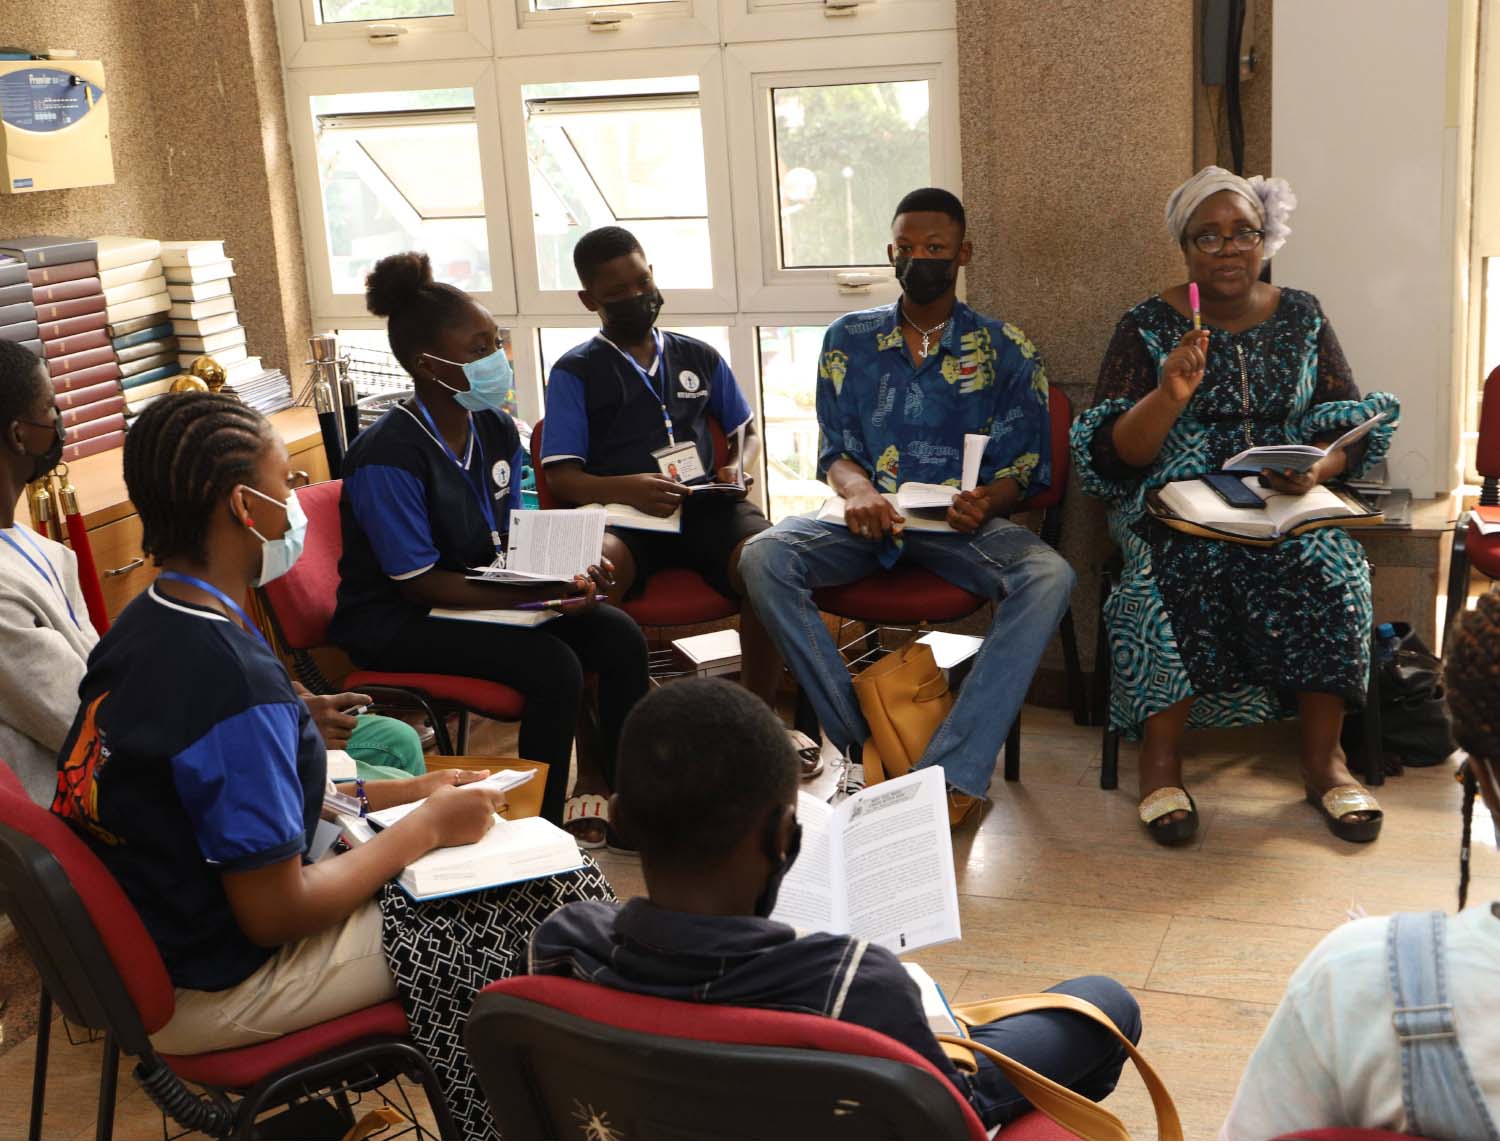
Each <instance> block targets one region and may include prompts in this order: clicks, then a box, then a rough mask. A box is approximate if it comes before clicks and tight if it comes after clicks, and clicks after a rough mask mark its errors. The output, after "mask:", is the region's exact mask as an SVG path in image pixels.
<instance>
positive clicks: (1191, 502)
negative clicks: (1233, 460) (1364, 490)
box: [1146, 477, 1383, 546]
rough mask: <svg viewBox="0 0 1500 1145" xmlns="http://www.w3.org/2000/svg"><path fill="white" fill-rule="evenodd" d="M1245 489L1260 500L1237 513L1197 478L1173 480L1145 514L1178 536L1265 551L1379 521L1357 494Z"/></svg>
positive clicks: (1152, 496) (1254, 482)
mask: <svg viewBox="0 0 1500 1145" xmlns="http://www.w3.org/2000/svg"><path fill="white" fill-rule="evenodd" d="M1242 480H1243V481H1244V484H1245V487H1246V488H1248V489H1251V490H1253V491H1254V492H1255V493H1256V494H1257V495H1258V496H1260V497H1262V498H1264V500H1265V505H1264V507H1263V508H1259V509H1238V508H1235V507H1233V506H1231V505H1228V504H1226V503H1225V501H1224V499H1223V498H1221V497H1220V496H1219V494H1217V493H1216V492H1214V490H1213V489H1212V488H1211V487H1210V486H1208V485H1207V484H1205V483H1204V482H1203V481H1200V480H1199V479H1197V478H1196V477H1195V478H1191V479H1189V480H1187V481H1173V482H1171V483H1170V484H1168V485H1164V486H1162V487H1161V488H1160V489H1154V490H1152V491H1151V492H1150V493H1149V494H1148V495H1147V497H1146V509H1147V511H1148V512H1149V513H1150V514H1151V515H1152V516H1153V517H1155V518H1156V519H1157V520H1158V521H1160V522H1161V523H1162V524H1164V525H1166V526H1168V527H1169V528H1172V529H1176V530H1177V531H1178V532H1183V533H1191V534H1194V535H1196V536H1202V537H1211V538H1214V539H1217V540H1226V541H1238V542H1241V543H1243V544H1250V545H1261V546H1269V545H1274V544H1276V543H1278V542H1280V541H1284V540H1286V539H1287V538H1288V537H1296V536H1300V535H1301V534H1303V533H1305V532H1307V531H1309V530H1310V529H1321V528H1328V527H1330V526H1338V527H1340V528H1358V527H1360V526H1363V525H1378V524H1380V522H1381V520H1382V519H1383V518H1382V516H1381V513H1380V511H1379V510H1378V509H1375V508H1372V507H1371V506H1370V505H1368V504H1366V503H1365V502H1364V501H1363V500H1361V499H1360V498H1359V496H1358V495H1356V494H1354V493H1352V492H1350V491H1348V490H1345V489H1336V488H1330V487H1329V486H1326V485H1319V486H1317V487H1316V488H1314V489H1313V490H1312V491H1311V492H1308V493H1304V494H1302V495H1301V496H1300V497H1294V496H1292V495H1291V494H1288V493H1276V492H1274V491H1272V490H1270V489H1266V488H1262V487H1261V485H1260V483H1259V478H1257V477H1245V478H1243V479H1242Z"/></svg>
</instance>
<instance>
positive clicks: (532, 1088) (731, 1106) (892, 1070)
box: [464, 977, 1070, 1141]
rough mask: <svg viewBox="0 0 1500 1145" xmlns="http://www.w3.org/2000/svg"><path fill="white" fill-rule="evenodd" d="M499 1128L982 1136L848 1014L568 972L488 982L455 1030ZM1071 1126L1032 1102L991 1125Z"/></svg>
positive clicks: (947, 1092)
mask: <svg viewBox="0 0 1500 1145" xmlns="http://www.w3.org/2000/svg"><path fill="white" fill-rule="evenodd" d="M464 1043H465V1045H466V1046H467V1047H468V1050H469V1059H470V1060H471V1061H472V1062H473V1063H474V1069H475V1071H476V1072H477V1073H478V1075H479V1082H480V1085H481V1086H482V1087H483V1089H484V1095H485V1097H486V1098H487V1099H488V1100H489V1103H490V1110H491V1113H492V1115H493V1116H494V1119H495V1125H496V1127H497V1128H498V1129H499V1130H500V1135H501V1136H502V1137H505V1138H525V1139H530V1140H575V1141H577V1140H587V1139H593V1140H601V1139H603V1140H607V1139H611V1138H613V1139H615V1140H636V1139H645V1138H672V1139H676V1140H693V1139H695V1138H696V1139H700V1140H712V1139H724V1138H739V1139H753V1140H770V1141H776V1140H794V1139H799V1138H801V1139H811V1140H849V1139H866V1140H916V1139H926V1140H946V1141H983V1140H985V1139H986V1137H987V1134H986V1133H985V1130H984V1126H983V1125H982V1124H981V1123H980V1121H979V1118H978V1117H977V1116H976V1115H975V1113H974V1110H973V1109H972V1107H970V1105H969V1103H968V1102H966V1101H964V1100H963V1098H961V1097H960V1096H959V1095H958V1092H957V1090H955V1089H954V1088H953V1086H952V1085H951V1084H950V1083H949V1081H948V1079H947V1078H945V1077H944V1076H943V1075H942V1074H940V1073H938V1071H937V1070H935V1069H934V1068H933V1067H932V1066H931V1065H929V1064H928V1063H927V1061H926V1060H925V1059H923V1058H922V1057H921V1056H920V1055H919V1054H917V1053H915V1052H914V1051H912V1050H910V1049H908V1048H907V1047H906V1046H903V1045H901V1044H899V1043H898V1042H895V1041H893V1040H892V1039H890V1038H888V1037H886V1036H885V1035H884V1034H878V1033H876V1032H875V1031H873V1030H869V1029H866V1028H865V1027H863V1026H856V1025H854V1024H853V1023H851V1022H839V1021H835V1020H833V1019H832V1018H823V1017H818V1016H816V1015H811V1014H795V1013H787V1012H783V1011H777V1010H756V1009H747V1008H743V1007H739V1006H716V1005H708V1004H704V1003H697V1002H673V1001H667V1000H665V999H661V998H652V997H648V996H646V995H642V994H628V993H624V992H622V991H619V990H611V989H608V988H606V987H603V986H596V985H594V984H593V983H590V982H579V981H575V980H573V979H569V978H551V977H518V978H509V979H506V980H505V981H503V982H495V983H493V984H491V985H490V986H487V987H486V988H485V989H484V991H483V992H482V993H481V994H480V995H479V997H478V998H477V999H476V1000H475V1002H474V1009H473V1010H472V1011H471V1012H470V1014H469V1021H468V1025H467V1026H466V1028H465V1031H464ZM1059 1135H1061V1137H1064V1138H1069V1137H1070V1135H1069V1134H1067V1133H1066V1132H1065V1131H1063V1130H1062V1129H1061V1127H1060V1126H1058V1125H1056V1124H1055V1123H1054V1122H1052V1121H1050V1120H1049V1119H1047V1118H1045V1117H1042V1116H1041V1115H1040V1114H1031V1115H1029V1116H1027V1117H1023V1118H1021V1119H1019V1120H1017V1121H1016V1122H1014V1123H1013V1124H1012V1125H1010V1126H1008V1127H1007V1131H1006V1132H1002V1133H1001V1135H1000V1136H1001V1137H1006V1138H1009V1137H1012V1136H1017V1137H1019V1138H1025V1139H1032V1140H1035V1139H1043V1140H1045V1139H1058V1137H1059Z"/></svg>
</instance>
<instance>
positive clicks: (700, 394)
mask: <svg viewBox="0 0 1500 1145" xmlns="http://www.w3.org/2000/svg"><path fill="white" fill-rule="evenodd" d="M677 384H678V385H679V386H681V387H682V389H680V390H678V391H677V396H678V397H679V398H706V397H707V396H708V392H707V391H706V390H704V388H703V379H702V378H700V377H699V376H698V375H697V374H695V373H693V371H692V370H683V371H682V373H680V374H678V375H677Z"/></svg>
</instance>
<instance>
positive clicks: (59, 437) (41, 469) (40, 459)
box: [20, 414, 63, 482]
mask: <svg viewBox="0 0 1500 1145" xmlns="http://www.w3.org/2000/svg"><path fill="white" fill-rule="evenodd" d="M20 424H22V425H31V426H35V427H36V428H38V429H45V428H46V426H44V425H43V424H42V423H40V422H34V421H23V422H21V423H20ZM62 455H63V424H62V414H58V415H57V417H56V420H54V421H53V423H52V444H51V445H50V446H48V447H47V452H45V453H33V454H29V456H30V457H32V458H33V459H34V461H33V464H32V467H31V476H30V477H28V478H27V479H26V480H27V481H28V482H31V481H40V480H41V479H42V478H43V477H45V476H47V474H49V473H51V472H52V471H53V470H54V469H56V468H57V467H58V466H59V465H61V464H62Z"/></svg>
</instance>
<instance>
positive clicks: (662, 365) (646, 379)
mask: <svg viewBox="0 0 1500 1145" xmlns="http://www.w3.org/2000/svg"><path fill="white" fill-rule="evenodd" d="M651 333H652V335H653V336H654V337H655V339H656V369H657V372H658V373H659V374H660V375H661V390H660V391H658V390H657V388H656V387H655V386H654V385H652V384H651V375H650V374H649V373H647V372H646V370H645V368H644V367H643V366H642V365H641V364H640V363H639V362H637V361H636V360H635V358H634V357H632V356H631V355H630V354H627V353H626V352H625V351H624V350H622V349H620V347H618V346H616V345H615V344H614V343H613V342H611V341H610V340H609V339H608V338H606V337H604V335H603V334H602V333H601V334H600V335H599V338H600V340H601V341H603V342H604V343H605V344H606V345H609V346H612V347H614V351H615V353H617V354H619V355H620V357H622V358H624V359H625V360H626V361H627V362H629V363H630V364H631V365H632V366H633V367H635V372H636V373H637V374H639V375H640V378H641V384H642V385H644V386H645V387H646V392H647V393H648V394H650V395H651V396H652V397H653V398H655V399H656V404H657V405H659V406H661V420H662V423H663V424H664V425H665V426H666V427H667V444H668V445H676V444H677V436H676V433H675V432H674V428H673V425H672V411H671V410H669V409H667V348H666V346H665V345H664V344H663V343H662V337H661V331H660V330H652V331H651Z"/></svg>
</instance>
